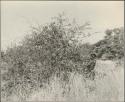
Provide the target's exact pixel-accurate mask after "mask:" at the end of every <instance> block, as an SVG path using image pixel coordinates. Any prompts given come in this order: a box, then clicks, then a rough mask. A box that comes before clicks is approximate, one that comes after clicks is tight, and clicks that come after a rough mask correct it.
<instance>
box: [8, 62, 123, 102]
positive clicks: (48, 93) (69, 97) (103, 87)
mask: <svg viewBox="0 0 125 102" xmlns="http://www.w3.org/2000/svg"><path fill="white" fill-rule="evenodd" d="M95 71H96V77H95V80H94V81H91V80H85V79H84V78H83V77H82V76H81V75H79V74H76V73H72V74H71V77H70V82H69V84H68V85H67V86H65V88H62V86H61V84H60V82H59V81H58V79H57V78H54V80H52V82H51V85H49V86H48V87H47V88H43V89H40V90H39V91H35V92H34V93H32V94H31V95H30V97H28V98H27V99H26V100H27V101H33V102H36V101H82V102H90V101H92V102H93V101H94V102H102V101H108V102H114V101H116V102H119V101H120V102H123V101H124V65H123V64H120V65H118V66H116V62H114V61H102V60H98V61H97V63H96V67H95ZM10 100H12V102H13V101H17V100H18V98H17V97H16V96H13V97H11V98H10V99H9V100H8V102H10ZM19 100H20V99H19ZM20 101H21V100H20ZM22 102H24V100H22Z"/></svg>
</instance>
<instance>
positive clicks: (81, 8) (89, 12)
mask: <svg viewBox="0 0 125 102" xmlns="http://www.w3.org/2000/svg"><path fill="white" fill-rule="evenodd" d="M62 12H65V13H66V14H67V15H68V16H69V18H71V19H72V18H75V19H76V20H77V22H78V23H80V24H84V23H85V22H87V21H89V22H90V24H91V27H92V31H91V33H93V34H92V36H90V37H89V38H86V41H88V42H90V43H95V42H97V41H98V40H100V39H102V38H103V36H104V31H105V30H106V29H112V28H115V27H122V26H124V2H123V1H1V49H2V50H6V48H7V47H9V46H11V45H13V44H18V43H19V42H20V41H21V40H22V39H23V38H24V36H26V35H27V34H29V31H30V26H31V25H33V26H36V25H38V24H45V23H47V22H50V21H51V18H52V17H54V16H57V15H58V13H62ZM94 32H99V33H96V34H95V33H94Z"/></svg>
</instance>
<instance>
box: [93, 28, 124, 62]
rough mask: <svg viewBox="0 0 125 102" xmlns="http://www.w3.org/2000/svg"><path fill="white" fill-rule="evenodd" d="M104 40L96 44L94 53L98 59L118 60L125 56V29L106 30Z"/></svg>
mask: <svg viewBox="0 0 125 102" xmlns="http://www.w3.org/2000/svg"><path fill="white" fill-rule="evenodd" d="M105 33H106V35H105V37H104V39H102V40H100V41H98V42H97V43H96V44H94V51H95V53H97V56H98V58H104V59H110V60H114V59H115V60H116V59H117V60H118V59H121V58H123V56H124V29H123V28H114V29H108V30H106V32H105Z"/></svg>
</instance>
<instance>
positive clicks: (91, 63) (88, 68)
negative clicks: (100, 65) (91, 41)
mask: <svg viewBox="0 0 125 102" xmlns="http://www.w3.org/2000/svg"><path fill="white" fill-rule="evenodd" d="M95 65H96V54H93V53H92V54H90V56H89V58H88V59H87V60H86V62H85V67H84V70H83V72H84V74H85V77H86V78H90V79H91V80H94V78H95V71H94V68H95Z"/></svg>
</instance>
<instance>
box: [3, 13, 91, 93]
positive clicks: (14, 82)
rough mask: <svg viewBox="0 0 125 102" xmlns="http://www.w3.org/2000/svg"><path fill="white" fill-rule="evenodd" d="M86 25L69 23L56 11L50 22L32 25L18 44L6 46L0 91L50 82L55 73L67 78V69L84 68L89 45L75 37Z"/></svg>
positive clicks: (61, 78)
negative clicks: (55, 15)
mask: <svg viewBox="0 0 125 102" xmlns="http://www.w3.org/2000/svg"><path fill="white" fill-rule="evenodd" d="M87 26H88V24H85V25H84V26H79V25H77V24H72V23H70V22H69V21H68V19H66V18H64V17H63V16H62V15H59V16H58V17H55V18H54V21H52V22H51V23H49V24H46V25H44V26H43V27H41V26H40V27H39V28H33V30H32V35H30V36H26V37H25V39H24V40H23V41H22V43H21V45H18V46H14V47H12V48H8V49H7V51H6V52H5V54H4V62H6V63H7V65H6V66H7V71H6V72H5V73H4V74H2V81H3V82H4V83H5V85H3V87H2V90H3V92H7V93H9V94H11V93H12V92H14V91H16V92H19V91H18V90H19V88H21V89H22V90H25V91H26V92H27V91H28V92H29V90H31V89H37V88H39V87H43V86H44V85H45V84H49V80H50V78H51V77H53V76H55V75H56V76H57V77H59V78H60V80H62V81H66V82H68V78H69V75H70V73H71V72H73V71H78V69H79V68H83V66H82V65H83V59H84V56H86V55H89V52H90V45H89V44H85V45H79V44H78V40H77V39H76V38H75V37H76V35H77V36H78V35H81V34H84V33H83V31H84V29H86V27H87ZM6 66H3V67H6ZM8 91H9V92H8ZM23 93H24V92H23Z"/></svg>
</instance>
